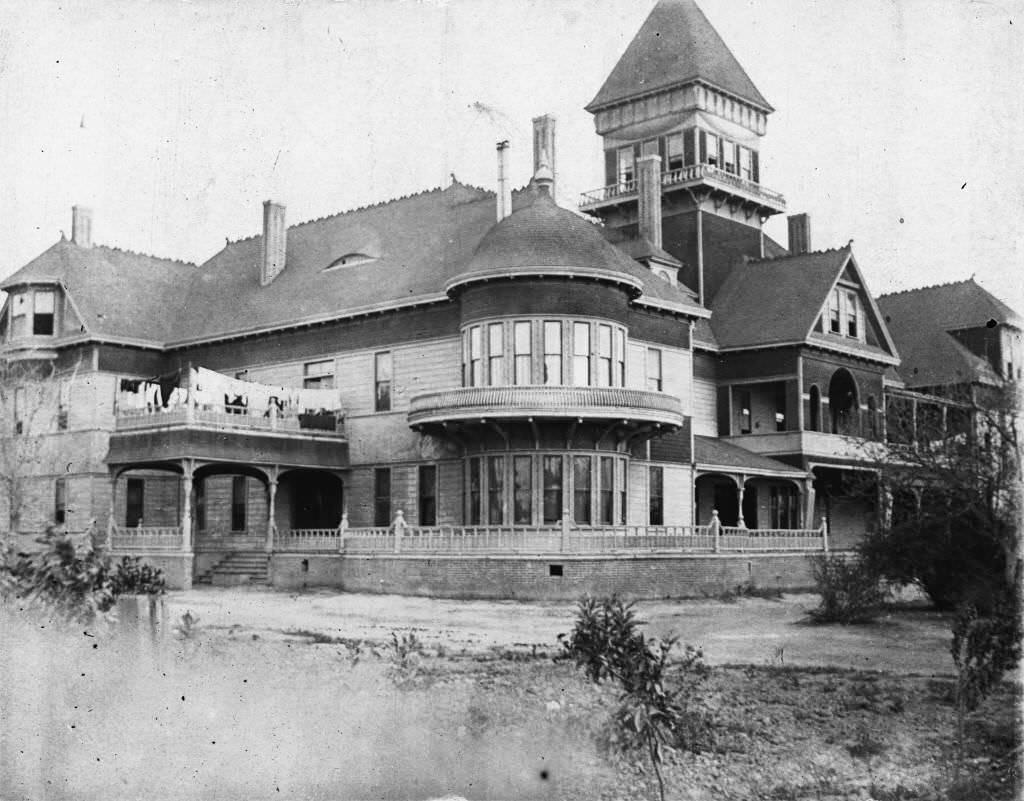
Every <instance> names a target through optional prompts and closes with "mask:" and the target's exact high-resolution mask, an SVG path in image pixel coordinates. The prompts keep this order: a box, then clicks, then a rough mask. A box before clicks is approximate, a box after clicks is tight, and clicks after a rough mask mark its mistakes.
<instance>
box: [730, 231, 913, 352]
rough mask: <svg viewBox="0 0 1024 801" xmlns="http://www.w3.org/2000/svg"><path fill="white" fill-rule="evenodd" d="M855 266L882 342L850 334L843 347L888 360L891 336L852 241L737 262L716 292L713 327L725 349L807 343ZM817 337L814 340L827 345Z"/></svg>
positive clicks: (863, 296) (867, 311) (854, 269)
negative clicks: (846, 272)
mask: <svg viewBox="0 0 1024 801" xmlns="http://www.w3.org/2000/svg"><path fill="white" fill-rule="evenodd" d="M847 269H850V270H852V271H853V274H854V276H855V277H856V278H857V279H858V284H859V286H860V287H861V290H862V298H864V299H865V300H866V307H865V311H866V313H867V315H868V317H869V319H870V320H872V321H873V322H874V324H875V326H876V330H878V332H879V335H880V342H879V344H878V346H875V345H872V344H870V343H862V342H860V341H858V340H854V339H851V340H849V341H845V340H844V341H843V342H842V343H836V344H841V345H842V346H843V348H844V349H850V348H852V349H855V350H857V351H858V352H861V353H863V355H865V356H869V355H873V356H875V357H879V358H881V359H883V360H885V361H892V360H894V359H895V358H897V355H896V348H895V345H894V344H893V341H892V338H891V337H890V336H889V334H888V332H887V331H886V330H885V326H884V324H883V323H882V321H881V317H880V314H879V312H878V309H877V307H876V306H875V304H874V301H873V299H872V298H871V294H870V292H868V291H867V287H866V286H865V284H864V280H863V276H861V274H860V270H859V268H857V265H856V260H855V259H854V258H853V253H852V251H851V249H850V246H849V245H847V246H845V247H841V248H836V249H833V250H822V251H815V252H811V253H801V254H798V255H794V256H786V257H782V258H776V259H761V260H756V261H746V262H741V263H739V264H737V265H736V266H735V267H734V268H733V270H732V271H731V272H730V273H729V276H728V277H727V278H726V280H725V283H723V284H722V288H721V289H720V290H719V291H718V294H717V295H716V296H715V302H714V313H713V314H712V316H711V328H712V331H713V332H714V335H715V339H716V340H717V342H718V345H719V347H720V348H722V349H741V348H755V347H766V346H771V345H783V344H793V343H807V342H810V341H811V339H812V331H813V328H814V325H815V323H816V322H817V320H818V317H819V316H820V315H821V312H822V307H823V306H824V304H825V301H826V299H827V298H828V296H829V293H830V292H831V291H832V289H833V288H834V287H835V285H836V282H837V281H838V280H839V279H840V277H841V276H842V274H843V272H844V270H847ZM826 340H827V338H826V337H824V336H822V337H817V338H814V344H816V345H822V344H826V345H827V344H828V342H827V341H826Z"/></svg>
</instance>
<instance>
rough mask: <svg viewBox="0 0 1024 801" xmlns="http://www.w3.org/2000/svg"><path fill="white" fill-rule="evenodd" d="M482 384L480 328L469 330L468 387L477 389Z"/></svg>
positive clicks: (481, 334)
mask: <svg viewBox="0 0 1024 801" xmlns="http://www.w3.org/2000/svg"><path fill="white" fill-rule="evenodd" d="M483 383H484V343H483V332H482V329H481V328H480V326H478V325H474V326H473V327H472V328H470V329H469V385H470V386H471V387H479V386H482V385H483Z"/></svg>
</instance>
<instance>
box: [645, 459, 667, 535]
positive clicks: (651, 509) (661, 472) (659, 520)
mask: <svg viewBox="0 0 1024 801" xmlns="http://www.w3.org/2000/svg"><path fill="white" fill-rule="evenodd" d="M647 524H648V525H650V526H663V525H665V468H664V467H662V466H661V465H650V466H649V467H648V468H647Z"/></svg>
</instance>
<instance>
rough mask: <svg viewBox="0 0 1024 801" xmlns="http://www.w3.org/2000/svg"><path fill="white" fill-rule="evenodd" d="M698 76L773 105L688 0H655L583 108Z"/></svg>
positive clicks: (763, 106)
mask: <svg viewBox="0 0 1024 801" xmlns="http://www.w3.org/2000/svg"><path fill="white" fill-rule="evenodd" d="M697 81H701V82H704V83H707V84H710V85H711V86H713V87H715V88H717V89H719V90H720V91H723V92H725V93H727V94H731V95H735V96H736V97H738V98H740V99H741V100H745V101H747V102H748V103H750V104H752V105H754V106H757V107H758V108H760V109H762V110H763V111H767V112H770V111H773V110H774V109H772V107H771V105H769V103H768V101H767V100H765V99H764V96H763V95H762V94H761V93H760V92H759V91H758V90H757V87H756V86H754V82H753V81H751V80H750V76H749V75H747V73H746V71H745V70H744V69H743V67H741V66H740V63H739V62H738V61H737V60H736V57H735V56H734V55H733V54H732V52H731V51H730V50H729V48H728V47H726V44H725V42H723V41H722V37H721V36H719V35H718V31H716V30H715V29H714V28H713V27H712V26H711V23H710V22H708V18H707V17H705V16H704V12H703V11H701V10H700V8H698V7H697V4H696V3H695V2H694V1H693V0H659V2H658V4H657V5H656V6H655V7H654V10H653V11H651V13H650V16H648V17H647V20H646V21H645V22H644V24H643V26H642V27H641V28H640V31H639V32H638V33H637V35H636V36H634V37H633V41H632V42H630V43H629V47H627V48H626V52H625V53H623V54H622V58H620V59H619V62H618V64H616V65H615V69H613V70H612V72H611V75H609V76H608V79H607V80H606V81H605V82H604V86H602V87H601V91H599V92H598V93H597V96H596V97H595V98H594V99H593V100H591V101H590V103H589V104H588V105H587V107H586V108H587V111H590V112H595V111H597V110H598V109H600V108H603V107H605V106H609V105H612V104H614V103H618V102H621V101H623V100H628V99H630V98H632V97H636V96H638V95H644V94H649V93H650V92H653V91H657V90H659V89H667V88H668V87H671V86H681V85H683V84H687V83H694V82H697Z"/></svg>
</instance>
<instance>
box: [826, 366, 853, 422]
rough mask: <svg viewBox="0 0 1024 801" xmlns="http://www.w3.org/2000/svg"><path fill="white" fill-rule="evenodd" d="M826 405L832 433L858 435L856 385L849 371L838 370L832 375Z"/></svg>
mask: <svg viewBox="0 0 1024 801" xmlns="http://www.w3.org/2000/svg"><path fill="white" fill-rule="evenodd" d="M828 405H829V411H830V413H831V415H832V431H833V433H835V434H844V435H847V436H859V435H860V425H859V422H860V421H859V419H858V418H859V415H858V413H857V412H858V406H857V384H856V383H855V382H854V380H853V376H852V375H851V374H850V371H849V370H847V369H845V368H840V369H839V370H836V371H835V372H834V373H833V374H832V380H831V381H829V384H828Z"/></svg>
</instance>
